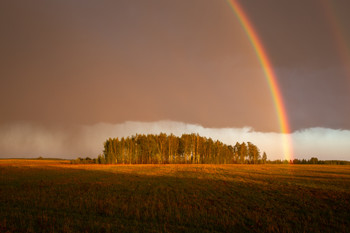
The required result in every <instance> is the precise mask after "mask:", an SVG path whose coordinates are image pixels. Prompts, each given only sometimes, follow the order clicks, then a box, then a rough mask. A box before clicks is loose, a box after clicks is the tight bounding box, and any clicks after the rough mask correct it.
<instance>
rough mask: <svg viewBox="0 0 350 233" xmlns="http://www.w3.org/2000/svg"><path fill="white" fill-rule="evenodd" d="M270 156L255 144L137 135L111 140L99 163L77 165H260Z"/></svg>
mask: <svg viewBox="0 0 350 233" xmlns="http://www.w3.org/2000/svg"><path fill="white" fill-rule="evenodd" d="M266 160H267V155H266V153H265V152H264V153H263V154H262V155H261V152H260V150H259V148H258V147H257V146H256V145H254V144H253V143H251V142H247V143H245V142H243V143H238V142H237V143H236V144H235V145H234V146H231V145H226V144H224V143H222V142H220V141H218V140H216V141H214V140H212V139H211V138H206V137H202V136H199V135H198V134H194V133H193V134H183V135H182V136H181V137H177V136H175V135H173V134H170V135H167V134H165V133H160V134H158V135H154V134H148V135H144V134H142V135H139V134H137V135H134V136H131V137H126V138H124V137H122V138H120V139H119V138H109V139H107V140H106V141H105V142H104V150H103V154H100V155H99V156H98V157H97V159H93V160H92V159H89V158H87V159H80V161H75V162H76V163H99V164H233V163H241V164H258V163H266Z"/></svg>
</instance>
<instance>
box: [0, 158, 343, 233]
mask: <svg viewBox="0 0 350 233" xmlns="http://www.w3.org/2000/svg"><path fill="white" fill-rule="evenodd" d="M349 230H350V166H331V165H184V164H182V165H97V164H93V165H83V164H80V165H75V164H74V165H72V164H69V161H64V160H0V232H349Z"/></svg>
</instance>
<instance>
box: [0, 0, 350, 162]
mask: <svg viewBox="0 0 350 233" xmlns="http://www.w3.org/2000/svg"><path fill="white" fill-rule="evenodd" d="M239 2H240V3H241V5H242V7H243V9H244V11H245V13H246V14H247V16H248V17H249V19H250V20H251V23H252V25H253V26H254V28H255V29H256V32H257V34H258V36H259V38H260V39H261V42H262V44H263V45H264V48H265V50H266V52H267V54H268V57H269V59H270V61H271V64H272V66H273V68H274V71H275V72H276V75H277V78H278V82H279V83H280V88H281V93H282V96H283V99H284V103H285V107H286V110H287V114H288V117H289V122H290V126H291V129H292V131H293V132H294V134H295V135H297V134H298V133H301V132H303V134H307V132H311V131H310V130H313V129H315V128H316V129H322V130H329V132H332V133H331V135H332V136H329V137H331V138H332V140H331V141H332V142H333V141H341V142H343V141H344V143H345V141H346V140H347V141H350V138H349V136H348V135H349V134H346V133H347V132H348V131H349V130H350V120H349V119H350V107H349V106H350V105H349V102H350V49H349V48H350V15H349V14H348V9H350V2H348V1H327V0H321V1H320V0H308V1H276V0H265V1H257V0H245V1H239ZM0 30H1V37H0V140H1V141H0V156H1V157H13V156H15V157H16V156H17V157H23V156H26V155H28V156H29V155H30V156H35V155H36V154H44V155H48V156H51V155H55V156H60V155H61V154H59V153H62V155H61V157H70V156H72V154H79V153H87V154H89V153H90V154H92V155H94V153H96V151H100V150H101V148H100V147H98V148H95V147H96V146H94V148H95V149H86V143H85V141H84V143H85V144H84V143H80V144H79V143H74V142H76V141H75V140H77V141H79V142H81V141H82V140H83V139H82V137H86V135H84V136H82V135H83V133H82V131H83V130H82V129H81V127H90V128H91V129H96V125H100V124H107V125H110V127H111V128H113V127H114V129H115V130H116V131H113V132H109V133H106V132H105V131H101V130H100V128H101V127H100V128H99V130H97V131H98V132H97V131H96V132H95V131H89V132H90V135H92V134H99V135H101V136H100V138H98V140H99V141H98V142H97V141H96V142H94V143H92V144H93V145H95V144H96V145H102V143H103V138H104V137H105V136H106V137H107V135H108V136H113V135H116V136H127V135H124V134H123V133H121V132H125V134H127V133H131V132H134V131H132V130H131V131H130V130H129V131H125V130H124V131H123V130H121V128H118V127H119V126H120V125H125V127H127V125H128V124H129V123H125V122H130V121H132V122H140V124H139V125H138V126H139V128H135V129H134V128H133V130H135V131H137V132H140V133H142V132H154V131H152V130H150V128H147V127H149V126H147V124H148V123H147V122H159V121H161V122H160V123H159V124H160V125H162V127H163V128H157V129H158V130H159V131H164V132H166V131H167V132H173V131H174V127H173V125H172V124H173V123H174V122H183V124H188V125H190V126H191V125H197V126H198V127H202V128H203V127H204V129H209V128H211V129H217V130H220V129H221V130H222V128H226V129H228V128H231V129H241V130H243V131H244V129H247V128H244V127H248V128H250V129H251V130H250V131H254V132H260V133H262V134H266V135H270V134H278V133H279V132H280V129H279V124H278V119H277V115H276V109H275V107H274V104H273V99H272V95H271V93H270V91H269V86H268V84H267V81H266V78H265V77H264V73H263V70H262V68H261V66H260V63H259V61H258V59H257V56H256V54H255V51H254V49H253V47H252V46H251V44H250V42H249V40H248V37H247V35H246V34H245V32H244V30H243V28H242V26H241V25H240V23H239V21H238V19H237V17H236V16H235V14H234V13H233V11H232V9H231V8H230V7H229V5H228V3H227V2H226V1H224V0H217V1H216V0H215V1H213V0H177V1H170V0H169V1H168V0H165V1H164V0H147V1H143V0H117V1H112V0H100V1H93V0H84V1H83V0H52V1H44V0H34V1H24V0H19V1H1V3H0ZM164 120H167V122H173V123H172V124H170V126H169V125H167V124H164ZM142 122H144V124H143V125H142ZM152 124H156V123H152ZM179 124H180V125H181V124H182V123H179ZM129 126H130V125H129ZM120 127H121V126H120ZM133 127H134V126H133ZM145 127H146V128H145ZM152 127H153V126H152ZM179 127H180V126H179ZM180 128H181V127H180ZM152 129H153V128H152ZM171 129H172V130H171ZM181 129H182V128H181ZM186 129H188V127H187V128H186ZM186 129H184V131H186ZM28 130H29V131H28ZM30 130H33V131H30ZM118 130H119V131H118ZM322 130H316V131H317V132H318V134H317V135H318V136H310V135H314V134H312V133H309V134H307V135H308V136H305V137H308V138H310V137H311V139H312V138H313V139H314V140H317V141H320V138H319V137H322V135H328V134H326V133H325V132H324V131H322ZM193 131H196V132H199V131H201V129H200V128H197V129H193ZM31 132H33V133H31ZM38 132H46V133H44V134H42V135H41V134H40V133H38ZM77 132H78V133H77ZM84 132H85V131H84ZM186 132H187V131H186ZM220 132H221V131H220ZM225 132H226V131H225ZM312 132H315V131H312ZM327 132H328V131H327ZM335 132H340V134H335ZM344 132H345V134H343V133H344ZM36 133H38V134H40V135H41V136H40V137H39V136H38V139H37V142H40V143H39V144H40V145H41V146H38V145H39V144H38V145H37V144H35V143H34V142H31V141H29V142H28V139H27V137H28V135H32V134H33V135H34V134H36ZM47 133H48V134H49V135H51V136H52V142H46V141H45V140H43V139H42V138H41V137H45V138H46V140H48V138H50V137H47ZM45 135H46V136H45ZM62 135H65V136H64V138H65V139H64V140H63V139H62V138H61V136H62ZM67 135H68V136H67ZM210 135H211V134H208V135H207V136H210ZM213 135H214V134H213ZM229 135H231V134H229ZM334 135H337V136H334ZM221 136H222V135H221ZM231 136H232V137H233V138H232V143H235V142H236V141H239V140H240V139H242V140H243V139H247V140H251V141H253V140H254V139H255V140H257V141H256V142H255V141H253V142H255V143H256V144H258V146H259V143H262V145H263V146H260V147H263V149H264V150H267V151H270V154H272V156H271V157H273V156H275V157H276V158H278V157H279V156H280V157H283V156H281V152H280V151H279V150H278V149H276V148H272V147H273V146H272V145H270V144H269V145H267V144H266V148H264V145H265V144H264V142H261V141H259V140H260V139H257V138H254V137H248V138H241V137H240V136H237V140H236V138H234V135H231ZM62 137H63V136H62ZM222 137H223V136H222ZM217 138H220V137H219V136H217ZM221 139H222V140H225V139H223V138H221ZM311 139H310V140H311ZM18 140H22V141H23V140H24V141H26V140H27V141H26V142H28V143H27V144H28V146H27V147H24V148H23V150H22V151H18V150H16V143H14V142H16V141H17V142H18ZM60 140H61V141H60ZM84 140H85V139H84ZM96 140H97V139H96ZM101 140H102V141H101ZM271 140H275V139H272V138H271ZM293 140H294V144H295V145H294V146H295V148H298V146H299V147H300V148H301V147H302V146H304V147H305V145H304V144H306V142H308V140H303V143H301V141H302V140H300V139H298V140H299V141H298V140H297V139H295V138H293ZM44 141H45V143H46V145H48V144H50V143H51V144H52V145H54V146H52V147H51V148H56V147H57V148H62V147H63V146H66V149H65V150H62V149H57V151H56V152H54V153H53V152H52V150H51V152H50V151H49V150H48V149H45V148H46V147H43V146H42V144H43V143H44ZM54 141H59V142H60V145H57V144H54ZM67 141H70V143H68V144H67ZM11 142H12V143H13V146H12V144H11ZM332 142H330V143H329V144H327V145H329V146H328V147H329V148H330V149H331V148H332V145H333V146H334V147H341V148H342V149H341V152H339V153H338V154H341V156H338V157H337V156H336V155H331V154H329V153H328V154H324V155H323V154H322V153H324V152H320V151H317V148H310V149H308V150H306V149H305V150H300V151H298V150H297V149H296V151H298V153H299V154H298V155H296V157H298V156H299V157H307V156H309V155H321V154H322V156H323V158H326V159H332V158H335V159H347V160H350V146H347V144H346V143H345V144H342V146H339V145H338V144H336V143H335V144H334V143H333V144H332ZM227 143H228V142H227ZM298 143H299V144H298ZM27 144H26V145H27ZM51 144H50V145H51ZM73 144H74V145H75V146H74V148H73V147H72V146H71V145H73ZM276 144H278V143H276ZM310 144H312V140H311V141H310ZM35 145H37V146H35ZM77 145H80V146H79V147H78V146H77ZM89 145H91V143H90V144H89ZM276 147H279V146H278V145H276ZM304 147H303V148H304ZM40 148H44V149H40ZM305 148H306V147H305ZM50 153H51V154H50ZM322 156H321V157H322Z"/></svg>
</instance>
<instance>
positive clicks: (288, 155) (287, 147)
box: [227, 0, 293, 161]
mask: <svg viewBox="0 0 350 233" xmlns="http://www.w3.org/2000/svg"><path fill="white" fill-rule="evenodd" d="M227 3H228V4H229V6H230V7H231V8H232V10H233V12H234V13H235V15H236V17H237V18H238V20H239V22H240V24H241V26H242V28H243V29H244V31H245V32H246V34H247V36H248V38H249V41H250V43H251V44H252V46H253V48H254V50H255V53H256V55H257V57H258V60H259V62H260V64H261V66H262V68H263V71H264V74H265V77H266V80H267V82H268V85H269V88H270V91H271V95H272V98H273V102H274V105H275V109H276V112H277V117H278V121H279V126H280V130H281V133H282V135H283V139H282V140H283V152H284V158H285V159H287V160H288V161H289V160H292V159H293V147H292V140H291V137H290V133H291V131H290V127H289V123H288V116H287V113H286V109H285V106H284V103H283V98H282V95H281V91H280V88H279V86H278V82H277V78H276V75H275V73H274V71H273V69H272V65H271V63H270V61H269V58H268V56H267V54H266V52H265V50H264V47H263V45H262V43H261V41H260V39H259V37H258V35H257V33H256V31H255V30H254V27H253V26H252V24H251V23H250V21H249V19H248V17H247V15H246V14H245V13H244V11H243V9H242V7H241V6H240V4H239V3H238V2H237V1H236V0H227Z"/></svg>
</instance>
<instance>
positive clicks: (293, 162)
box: [266, 157, 350, 165]
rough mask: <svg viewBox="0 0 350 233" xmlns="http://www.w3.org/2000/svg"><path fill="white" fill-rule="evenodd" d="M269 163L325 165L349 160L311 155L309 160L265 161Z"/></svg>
mask: <svg viewBox="0 0 350 233" xmlns="http://www.w3.org/2000/svg"><path fill="white" fill-rule="evenodd" d="M266 163H269V164H325V165H350V161H343V160H318V158H316V157H312V158H311V159H309V160H306V159H293V160H289V161H288V160H274V161H270V160H268V161H266Z"/></svg>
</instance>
